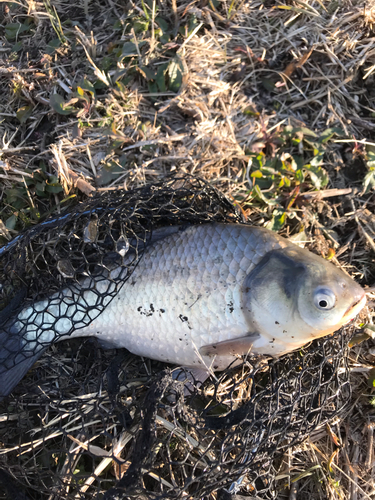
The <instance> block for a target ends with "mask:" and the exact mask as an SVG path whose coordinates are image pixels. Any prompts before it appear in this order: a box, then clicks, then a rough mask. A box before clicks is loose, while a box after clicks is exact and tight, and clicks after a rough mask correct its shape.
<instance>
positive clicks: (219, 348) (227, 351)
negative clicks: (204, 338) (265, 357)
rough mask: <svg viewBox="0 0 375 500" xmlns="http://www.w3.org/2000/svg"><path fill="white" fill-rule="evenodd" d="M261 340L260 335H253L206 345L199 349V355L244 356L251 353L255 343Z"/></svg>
mask: <svg viewBox="0 0 375 500" xmlns="http://www.w3.org/2000/svg"><path fill="white" fill-rule="evenodd" d="M259 338H260V335H259V333H251V334H248V335H245V336H244V337H238V338H236V339H231V340H224V341H222V342H218V343H216V344H209V345H204V346H202V347H201V348H200V349H199V354H201V355H202V356H244V355H246V354H248V353H249V351H251V348H252V346H253V344H254V342H255V341H256V340H258V339H259Z"/></svg>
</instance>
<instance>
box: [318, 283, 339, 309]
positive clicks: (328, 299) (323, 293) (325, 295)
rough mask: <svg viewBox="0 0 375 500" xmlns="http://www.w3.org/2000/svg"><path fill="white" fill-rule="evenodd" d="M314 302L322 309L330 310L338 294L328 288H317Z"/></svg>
mask: <svg viewBox="0 0 375 500" xmlns="http://www.w3.org/2000/svg"><path fill="white" fill-rule="evenodd" d="M314 304H315V306H316V307H317V308H318V309H320V310H322V311H329V310H330V309H332V308H333V307H334V305H335V304H336V295H335V294H334V293H333V292H332V290H329V289H328V288H317V289H316V290H315V292H314Z"/></svg>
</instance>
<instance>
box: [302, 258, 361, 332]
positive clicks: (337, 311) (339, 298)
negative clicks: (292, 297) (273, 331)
mask: <svg viewBox="0 0 375 500" xmlns="http://www.w3.org/2000/svg"><path fill="white" fill-rule="evenodd" d="M305 257H306V253H305V252H303V253H301V254H300V256H299V258H300V263H301V266H303V267H304V272H303V273H302V274H303V276H301V278H300V280H299V284H298V299H297V300H298V312H299V315H300V317H301V319H302V320H303V321H304V322H305V323H306V324H307V325H309V326H311V328H312V334H314V332H317V335H316V336H318V337H321V336H323V335H325V334H326V333H331V332H334V331H336V330H338V329H339V328H341V326H343V325H345V324H347V323H349V321H351V320H352V319H354V318H355V317H356V316H357V314H358V313H359V312H360V311H361V310H362V308H363V307H364V306H365V304H366V294H365V291H364V290H363V288H362V287H361V286H360V285H358V283H356V282H355V281H354V280H353V279H352V278H351V277H350V276H348V275H347V274H345V273H344V272H343V271H341V269H339V268H337V267H336V266H334V265H333V264H332V263H331V262H328V261H326V260H325V259H323V258H321V257H318V256H317V255H315V254H311V253H310V252H309V253H308V258H309V260H308V261H304V259H305ZM314 336H315V335H314Z"/></svg>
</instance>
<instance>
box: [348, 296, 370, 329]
mask: <svg viewBox="0 0 375 500" xmlns="http://www.w3.org/2000/svg"><path fill="white" fill-rule="evenodd" d="M366 301H367V297H366V294H365V292H363V295H362V297H361V298H360V299H359V300H358V301H357V302H355V303H354V304H353V305H351V306H350V307H349V308H348V310H347V311H346V312H345V314H344V316H343V321H344V324H346V323H349V321H351V320H352V319H354V318H355V317H356V316H357V314H359V313H360V312H361V311H362V309H363V308H364V307H365V305H366Z"/></svg>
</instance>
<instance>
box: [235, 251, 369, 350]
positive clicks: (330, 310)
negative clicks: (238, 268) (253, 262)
mask: <svg viewBox="0 0 375 500" xmlns="http://www.w3.org/2000/svg"><path fill="white" fill-rule="evenodd" d="M365 303H366V295H365V292H364V290H363V288H362V287H361V286H360V285H358V284H357V283H356V282H355V281H354V280H353V279H352V278H350V277H349V276H347V275H346V274H345V273H344V272H343V271H341V270H340V269H338V268H337V267H335V266H334V265H333V264H332V263H330V262H329V261H327V260H325V259H323V258H322V257H319V256H317V255H315V254H313V253H311V252H309V251H307V250H304V249H301V248H299V247H297V246H296V245H294V244H292V243H290V244H288V245H286V246H285V247H284V248H280V249H277V250H273V251H271V252H269V253H268V254H266V255H265V257H263V259H262V260H261V261H260V262H259V264H258V265H257V266H256V267H255V268H254V269H253V270H252V271H251V272H250V273H249V274H248V276H247V277H246V279H245V281H244V289H243V304H242V305H243V310H244V311H245V315H246V316H247V320H248V324H249V331H251V332H258V333H260V334H261V336H262V338H263V344H262V343H261V341H259V342H258V344H259V346H260V347H262V349H259V352H263V353H267V354H268V353H269V354H272V353H275V354H281V353H284V352H289V351H292V350H293V349H295V348H297V347H299V346H302V345H304V344H305V343H307V342H309V341H311V340H313V339H314V338H319V337H323V336H324V335H328V334H329V333H333V332H335V331H337V330H338V329H339V328H341V326H343V325H344V324H346V323H348V322H349V321H350V320H351V319H353V318H354V317H355V316H356V315H357V314H358V313H359V312H360V311H361V309H362V308H363V307H364V305H365ZM264 339H268V340H264ZM266 342H269V344H270V345H266ZM254 346H255V349H254V351H256V350H257V344H254ZM267 349H268V350H267ZM272 349H273V350H272Z"/></svg>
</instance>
